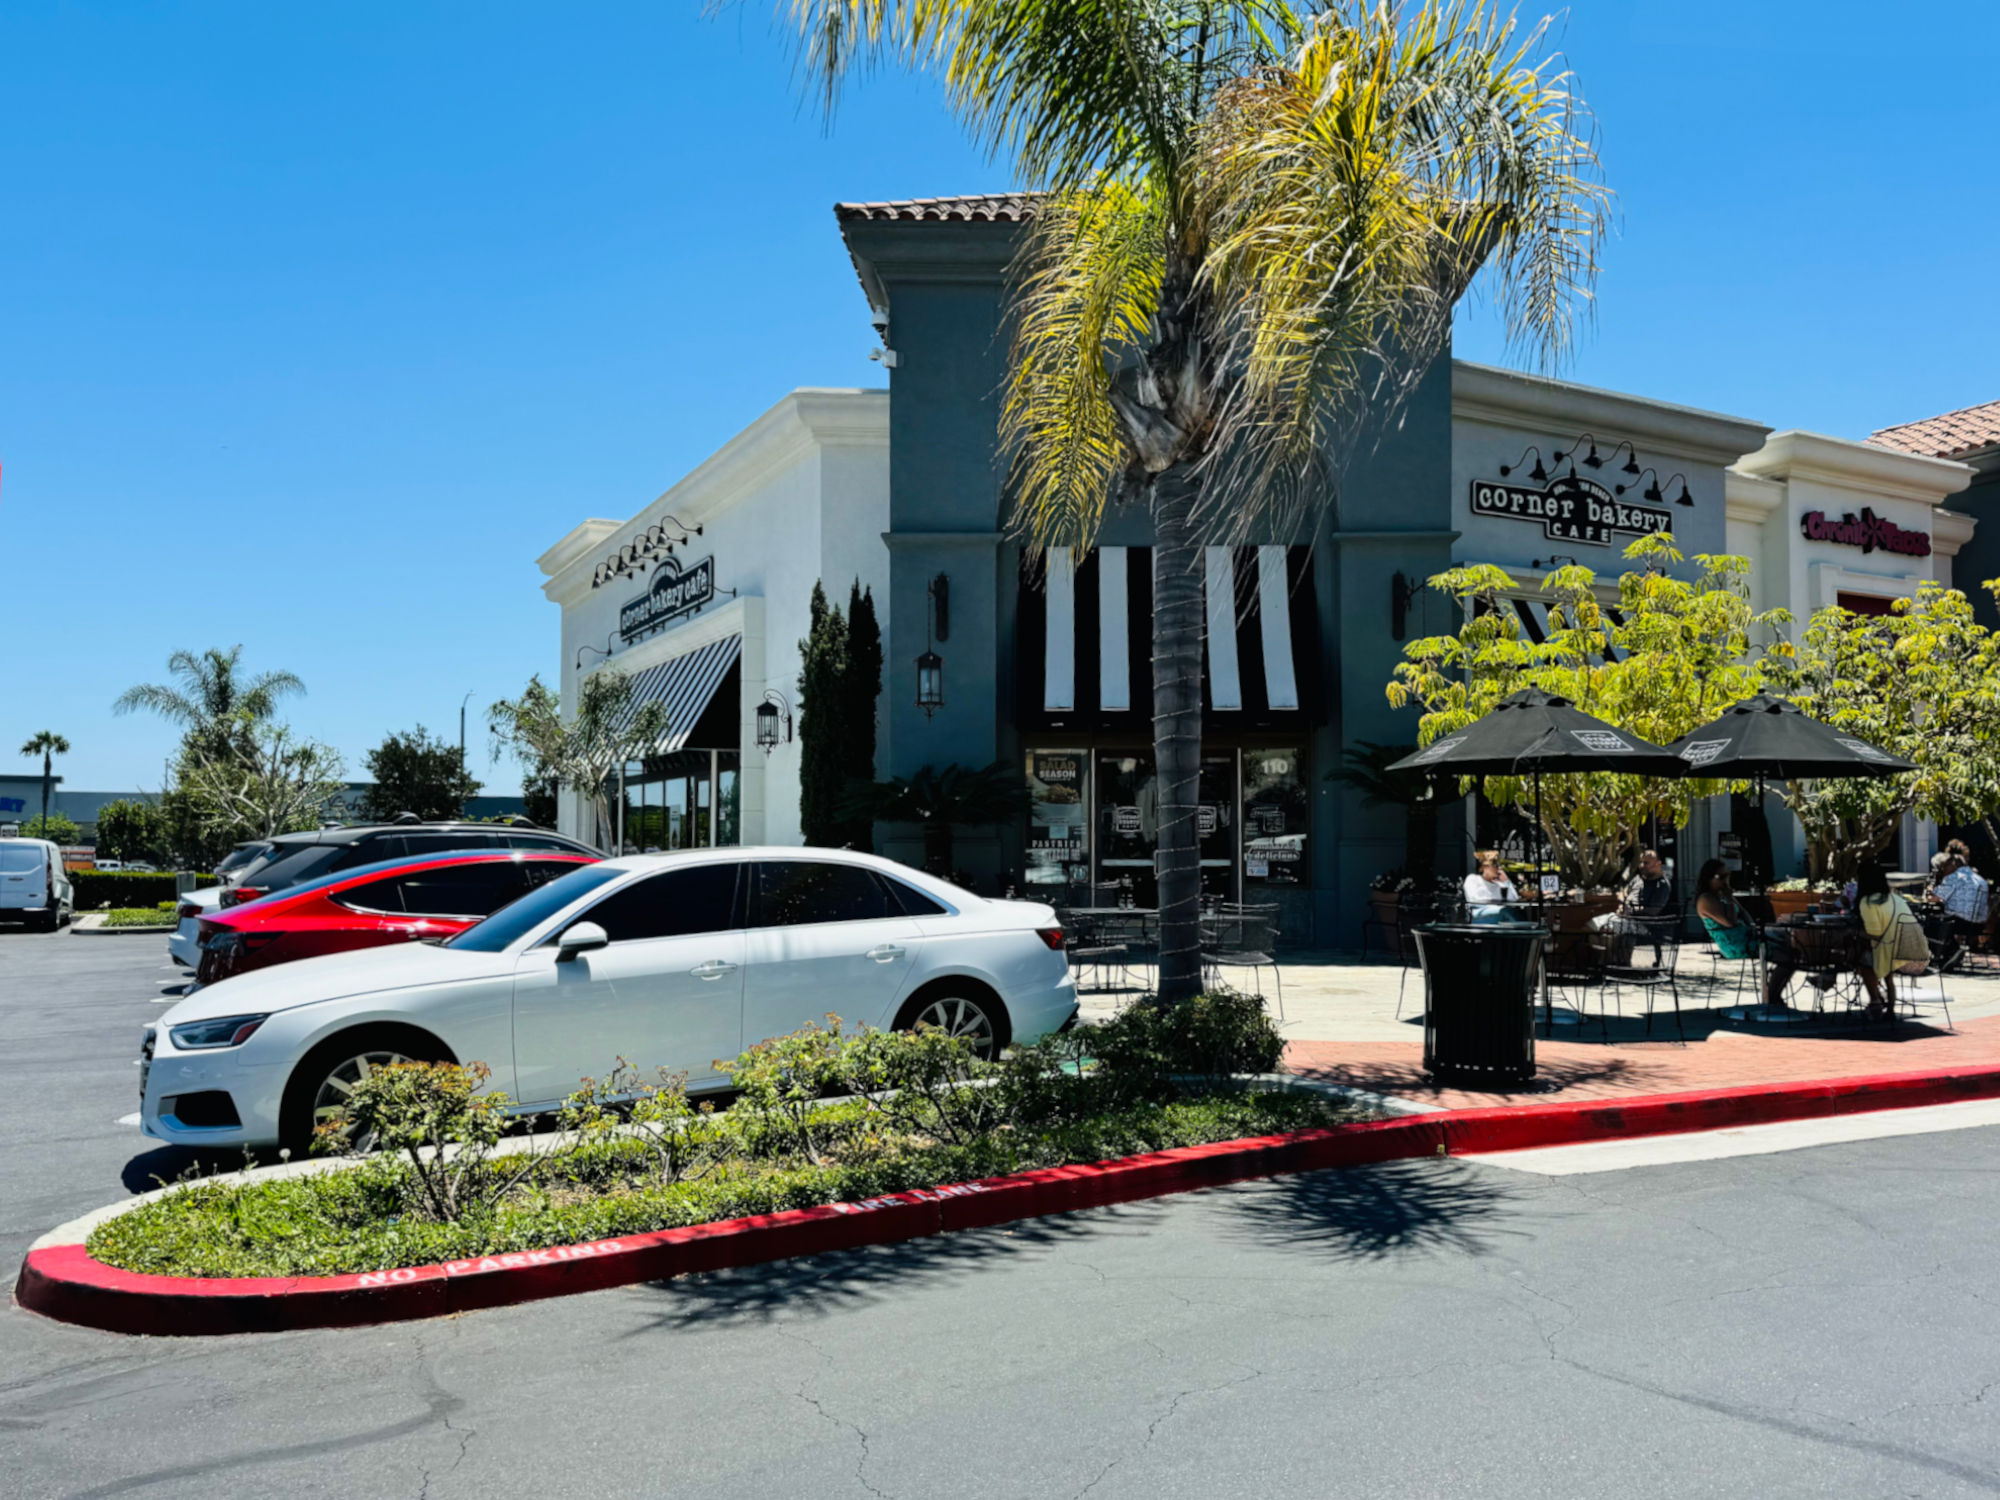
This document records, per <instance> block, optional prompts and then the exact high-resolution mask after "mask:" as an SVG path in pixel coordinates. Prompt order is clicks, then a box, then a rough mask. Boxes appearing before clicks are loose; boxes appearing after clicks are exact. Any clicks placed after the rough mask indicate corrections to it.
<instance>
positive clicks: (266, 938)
mask: <svg viewBox="0 0 2000 1500" xmlns="http://www.w3.org/2000/svg"><path fill="white" fill-rule="evenodd" d="M283 936H284V934H283V933H282V932H246V933H244V934H242V938H243V947H244V949H245V950H246V951H247V952H250V953H255V952H256V951H257V950H258V949H259V948H268V947H269V946H270V945H271V944H273V943H275V942H277V940H278V939H279V938H281V937H283Z"/></svg>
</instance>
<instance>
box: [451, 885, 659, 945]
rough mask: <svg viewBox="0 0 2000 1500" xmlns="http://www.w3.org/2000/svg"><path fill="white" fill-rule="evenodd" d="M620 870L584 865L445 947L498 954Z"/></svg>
mask: <svg viewBox="0 0 2000 1500" xmlns="http://www.w3.org/2000/svg"><path fill="white" fill-rule="evenodd" d="M620 873H621V872H620V871H618V870H613V869H607V868H606V867H605V866H603V865H583V866H581V867H579V868H576V869H572V870H571V871H570V872H569V873H568V874H567V875H565V876H563V877H562V878H561V879H559V880H551V881H550V882H549V883H548V884H547V885H544V886H540V887H538V888H537V889H535V890H532V891H530V892H528V894H527V895H525V896H523V897H522V898H521V899H520V900H519V901H512V902H509V903H508V904H507V905H505V906H503V907H501V908H500V910H498V911H496V912H495V913H494V914H493V915H492V916H490V917H488V918H487V919H486V920H485V921H483V922H481V923H479V924H478V925H477V926H473V927H468V928H466V929H465V931H463V932H461V933H460V934H459V935H458V936H457V937H455V938H452V939H450V940H449V941H447V942H446V944H445V946H446V947H447V948H470V949H472V950H473V951H474V952H477V953H498V952H499V951H500V950H501V949H502V948H505V947H506V946H507V945H508V944H509V943H512V942H514V941H516V940H517V939H519V938H520V937H522V936H523V935H525V934H527V933H529V932H532V931H533V930H534V929H535V928H537V927H539V926H540V925H541V924H542V923H544V922H546V921H547V920H548V919H549V918H550V917H552V916H554V915H555V914H556V913H557V912H559V911H561V910H562V909H563V908H564V907H566V906H568V905H569V904H570V903H571V902H573V901H579V900H581V899H582V898H583V897H585V896H587V895H589V894H590V893H591V892H592V891H594V890H596V889H597V888H598V887H599V886H601V885H603V884H604V883H605V882H606V881H610V880H616V879H617V878H618V876H619V875H620Z"/></svg>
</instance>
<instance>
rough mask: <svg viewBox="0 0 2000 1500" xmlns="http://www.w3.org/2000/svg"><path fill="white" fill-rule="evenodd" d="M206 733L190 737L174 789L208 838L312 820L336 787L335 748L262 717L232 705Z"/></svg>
mask: <svg viewBox="0 0 2000 1500" xmlns="http://www.w3.org/2000/svg"><path fill="white" fill-rule="evenodd" d="M238 719H239V722H237V723H234V724H226V725H219V726H216V727H217V729H218V731H219V733H218V734H217V735H216V736H215V738H214V739H213V740H210V739H208V738H207V737H203V738H201V739H195V740H191V741H190V743H189V745H188V749H187V755H186V758H185V759H184V760H183V762H182V766H181V776H180V787H179V790H180V791H181V792H182V793H183V794H184V795H185V797H186V798H187V801H188V806H189V808H190V810H191V812H192V815H193V819H194V822H195V825H196V826H197V828H198V829H199V830H200V832H201V833H202V834H203V835H204V836H205V837H207V838H209V839H213V840H216V841H221V840H224V839H227V840H228V841H229V842H231V843H234V842H237V841H238V840H240V839H245V838H259V839H268V838H275V837H277V836H278V835H279V834H281V833H298V832H302V831H304V830H305V829H308V828H317V827H318V826H319V823H320V819H321V817H322V815H323V814H324V812H325V809H326V805H327V803H328V802H330V801H331V800H332V799H333V798H334V797H336V796H338V795H339V794H340V791H341V786H342V783H341V775H342V772H343V770H344V767H343V766H342V765H341V760H340V756H339V755H338V754H337V753H336V752H335V751H334V750H333V749H332V747H330V746H328V745H323V744H321V743H320V742H319V741H317V740H309V739H300V738H298V737H297V736H295V735H294V734H293V733H292V731H291V729H290V728H289V727H287V726H286V725H283V724H278V723H274V722H272V721H271V720H269V719H260V718H255V717H253V716H252V715H251V714H250V711H249V710H248V709H241V710H239V711H238Z"/></svg>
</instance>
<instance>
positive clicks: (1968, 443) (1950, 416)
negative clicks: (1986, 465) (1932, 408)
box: [1868, 401, 2000, 458]
mask: <svg viewBox="0 0 2000 1500" xmlns="http://www.w3.org/2000/svg"><path fill="white" fill-rule="evenodd" d="M1868 441H1869V442H1871V443H1874V444H1875V445H1876V446H1877V447H1881V448H1898V449H1901V450H1902V451H1903V452H1905V453H1923V454H1927V455H1929V456H1930V457H1932V458H1962V457H1964V456H1965V455H1966V454H1968V453H1977V452H1979V451H1980V450H1981V449H1982V448H2000V401H1988V402H1985V403H1984V404H1982V405H1979V406H1968V407H1965V408H1963V409H1962V410H1959V411H1948V412H1946V413H1945V414H1944V415H1943V416H1939V417H1926V418H1924V420H1923V421H1921V422H1904V423H1902V424H1901V425H1900V426H1896V427H1884V428H1883V429H1882V430H1881V431H1880V432H1877V433H1874V434H1872V435H1871V436H1870V437H1869V439H1868Z"/></svg>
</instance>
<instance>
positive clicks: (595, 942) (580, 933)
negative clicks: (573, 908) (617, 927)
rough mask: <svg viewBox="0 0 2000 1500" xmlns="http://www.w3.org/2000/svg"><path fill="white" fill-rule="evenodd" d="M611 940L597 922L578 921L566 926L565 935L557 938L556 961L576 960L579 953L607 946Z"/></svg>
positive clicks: (563, 962)
mask: <svg viewBox="0 0 2000 1500" xmlns="http://www.w3.org/2000/svg"><path fill="white" fill-rule="evenodd" d="M610 941H611V938H610V936H609V934H607V933H606V932H605V930H604V929H603V928H602V927H599V926H598V925H597V924H596V923H595V922H578V923H576V924H575V925H573V926H571V927H569V928H566V929H565V930H564V932H563V935H562V936H561V937H559V938H557V939H556V962H557V963H559V964H566V963H571V962H574V961H575V959H576V956H577V955H578V954H579V953H588V952H590V950H591V949H593V948H602V947H605V946H606V945H607V944H609V943H610Z"/></svg>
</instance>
